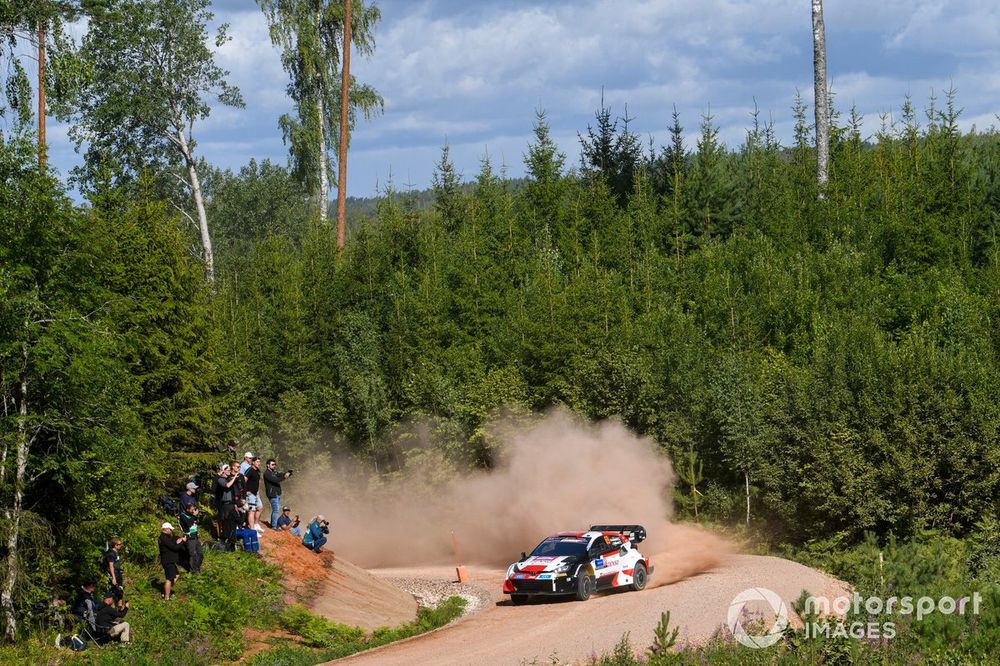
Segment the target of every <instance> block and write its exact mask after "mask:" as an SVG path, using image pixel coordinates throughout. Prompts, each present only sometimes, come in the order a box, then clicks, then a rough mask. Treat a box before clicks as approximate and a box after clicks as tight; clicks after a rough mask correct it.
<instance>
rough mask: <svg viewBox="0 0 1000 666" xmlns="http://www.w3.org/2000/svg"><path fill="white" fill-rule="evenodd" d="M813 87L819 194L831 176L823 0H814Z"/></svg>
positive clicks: (821, 193)
mask: <svg viewBox="0 0 1000 666" xmlns="http://www.w3.org/2000/svg"><path fill="white" fill-rule="evenodd" d="M812 25H813V89H814V91H815V92H814V97H815V107H816V185H817V186H818V187H819V196H820V198H822V197H823V190H824V189H825V188H826V182H827V179H828V176H829V166H828V165H829V161H830V117H829V106H828V104H829V103H828V101H827V95H826V27H825V26H824V24H823V0H812Z"/></svg>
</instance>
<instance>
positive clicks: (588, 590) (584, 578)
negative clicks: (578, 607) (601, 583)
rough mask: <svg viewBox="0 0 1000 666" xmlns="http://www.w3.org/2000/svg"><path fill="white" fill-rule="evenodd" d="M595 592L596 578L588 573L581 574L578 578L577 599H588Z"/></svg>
mask: <svg viewBox="0 0 1000 666" xmlns="http://www.w3.org/2000/svg"><path fill="white" fill-rule="evenodd" d="M593 593H594V579H593V577H591V576H588V575H587V574H585V573H584V574H580V577H579V578H577V579H576V599H577V601H586V600H587V599H589V598H590V595H592V594H593Z"/></svg>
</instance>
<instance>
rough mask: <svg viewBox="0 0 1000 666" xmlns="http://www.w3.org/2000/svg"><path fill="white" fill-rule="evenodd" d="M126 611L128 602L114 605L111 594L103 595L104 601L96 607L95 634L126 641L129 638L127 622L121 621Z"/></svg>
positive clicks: (129, 628)
mask: <svg viewBox="0 0 1000 666" xmlns="http://www.w3.org/2000/svg"><path fill="white" fill-rule="evenodd" d="M126 613H128V602H127V601H126V602H124V603H119V605H117V606H116V605H115V602H114V599H112V597H111V595H110V594H109V595H107V596H106V597H104V603H103V604H101V607H100V608H98V609H97V634H98V635H103V636H109V637H110V638H111V640H117V641H121V642H122V643H128V642H129V641H130V640H131V638H132V637H131V636H130V635H129V634H130V630H131V627H130V626H129V623H128V622H123V621H122V618H123V617H125V614H126Z"/></svg>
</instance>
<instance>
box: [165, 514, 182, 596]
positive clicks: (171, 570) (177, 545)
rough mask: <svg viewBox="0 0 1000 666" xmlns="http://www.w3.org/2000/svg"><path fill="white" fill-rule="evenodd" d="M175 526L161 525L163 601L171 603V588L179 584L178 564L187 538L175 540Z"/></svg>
mask: <svg viewBox="0 0 1000 666" xmlns="http://www.w3.org/2000/svg"><path fill="white" fill-rule="evenodd" d="M173 531H174V526H173V525H171V524H170V523H163V524H162V525H160V544H159V545H160V564H162V565H163V577H164V579H165V582H164V583H163V595H162V597H163V599H165V600H166V601H170V588H172V587H173V586H174V583H176V582H177V578H178V573H177V563H178V562H180V559H181V557H180V555H181V551H182V550H184V548H185V547H184V545H183V544H184V542H185V541H186V540H187V538H186V537H183V536H182V537H178V538H174V535H173Z"/></svg>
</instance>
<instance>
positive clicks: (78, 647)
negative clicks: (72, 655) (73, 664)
mask: <svg viewBox="0 0 1000 666" xmlns="http://www.w3.org/2000/svg"><path fill="white" fill-rule="evenodd" d="M86 647H87V644H86V643H84V642H83V639H82V638H80V637H79V636H76V635H74V636H73V637H72V638H71V639H69V649H70V650H72V651H73V652H81V651H82V650H84V649H85V648H86Z"/></svg>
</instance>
